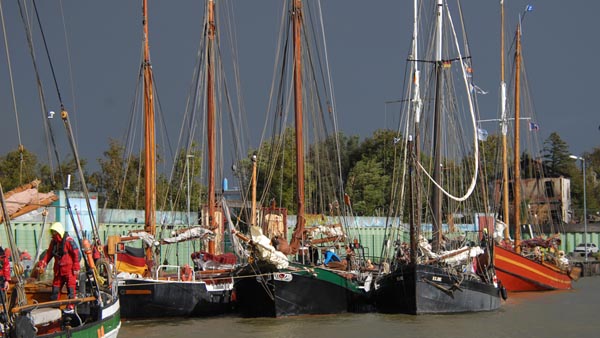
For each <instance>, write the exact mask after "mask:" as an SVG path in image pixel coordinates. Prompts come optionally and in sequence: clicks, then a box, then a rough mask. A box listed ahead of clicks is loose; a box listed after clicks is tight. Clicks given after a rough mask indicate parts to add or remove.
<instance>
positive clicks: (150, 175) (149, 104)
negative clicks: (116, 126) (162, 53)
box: [142, 0, 156, 262]
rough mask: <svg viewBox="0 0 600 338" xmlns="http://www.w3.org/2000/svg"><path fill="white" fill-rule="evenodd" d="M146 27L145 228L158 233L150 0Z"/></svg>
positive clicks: (144, 17)
mask: <svg viewBox="0 0 600 338" xmlns="http://www.w3.org/2000/svg"><path fill="white" fill-rule="evenodd" d="M142 25H143V27H144V37H143V38H144V64H143V69H144V136H145V138H144V161H145V163H144V164H145V166H144V180H145V184H146V196H145V215H144V222H145V223H144V230H145V231H146V232H147V233H149V234H152V235H154V234H156V146H155V142H154V93H153V92H152V89H153V84H152V66H151V65H150V46H149V44H148V0H143V4H142ZM146 261H148V262H152V261H153V255H152V247H151V246H147V247H146Z"/></svg>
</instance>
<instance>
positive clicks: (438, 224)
mask: <svg viewBox="0 0 600 338" xmlns="http://www.w3.org/2000/svg"><path fill="white" fill-rule="evenodd" d="M436 12H437V17H436V38H435V48H436V50H435V72H436V88H435V112H434V117H433V147H434V149H433V180H434V181H435V182H437V183H438V184H441V183H442V182H441V181H442V168H441V164H442V153H441V145H442V132H441V118H442V99H443V98H442V81H443V78H442V75H443V74H442V72H443V60H442V24H443V17H442V15H443V0H437V6H436ZM431 202H432V203H431V204H432V209H433V211H432V212H433V215H432V216H433V222H432V236H433V238H432V249H433V250H434V251H439V249H440V243H441V239H442V191H441V190H440V189H439V188H437V187H434V188H433V193H432V196H431Z"/></svg>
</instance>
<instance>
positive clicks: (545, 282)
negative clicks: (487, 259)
mask: <svg viewBox="0 0 600 338" xmlns="http://www.w3.org/2000/svg"><path fill="white" fill-rule="evenodd" d="M494 250H495V251H494V265H495V268H496V275H497V276H498V279H499V280H500V281H501V282H502V285H503V286H504V287H505V288H506V290H508V291H513V292H514V291H545V290H568V289H571V281H572V279H571V277H570V276H569V273H568V272H567V271H558V270H557V269H553V268H552V267H549V266H546V265H544V264H542V263H540V262H537V261H534V260H531V259H529V258H526V257H523V256H521V255H520V254H518V253H516V252H514V251H511V250H507V249H505V248H502V247H500V246H496V247H495V248H494Z"/></svg>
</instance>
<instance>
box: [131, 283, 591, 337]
mask: <svg viewBox="0 0 600 338" xmlns="http://www.w3.org/2000/svg"><path fill="white" fill-rule="evenodd" d="M599 315H600V277H587V278H582V279H580V280H579V281H577V282H575V283H574V289H573V290H571V291H551V292H536V293H533V292H528V293H511V294H509V298H508V300H507V301H506V302H503V304H502V307H501V308H500V310H498V311H495V312H485V313H471V314H458V315H424V316H411V315H384V314H377V313H368V314H344V315H326V316H303V317H290V318H277V319H273V318H260V319H244V318H238V317H233V316H232V317H217V318H192V319H167V320H143V321H124V322H123V325H122V328H121V332H120V333H119V337H120V338H128V337H145V338H150V337H211V338H212V337H227V338H237V337H257V338H270V337H273V338H286V337H289V338H295V337H298V338H300V337H303V338H304V337H310V338H315V337H328V338H337V337H345V338H347V337H411V338H418V337H443V338H451V337H457V338H459V337H460V338H470V337H474V338H475V337H477V338H494V337H498V338H500V337H507V338H508V337H515V338H516V337H519V338H537V337H540V338H542V337H543V338H569V337H573V338H575V337H577V338H579V337H589V338H591V337H600V316H599Z"/></svg>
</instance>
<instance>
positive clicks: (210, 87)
mask: <svg viewBox="0 0 600 338" xmlns="http://www.w3.org/2000/svg"><path fill="white" fill-rule="evenodd" d="M207 10H208V43H207V52H208V53H207V55H206V56H207V58H206V60H207V69H206V74H207V75H206V81H207V83H206V114H207V122H206V136H207V137H208V143H207V146H208V222H209V228H210V230H213V231H214V230H215V229H217V224H216V219H215V200H216V198H215V138H216V137H215V100H214V59H213V58H214V54H215V51H214V47H213V44H214V40H215V3H214V1H213V0H209V1H208V8H207ZM208 252H209V253H211V254H214V253H215V242H214V241H213V240H209V241H208Z"/></svg>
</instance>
